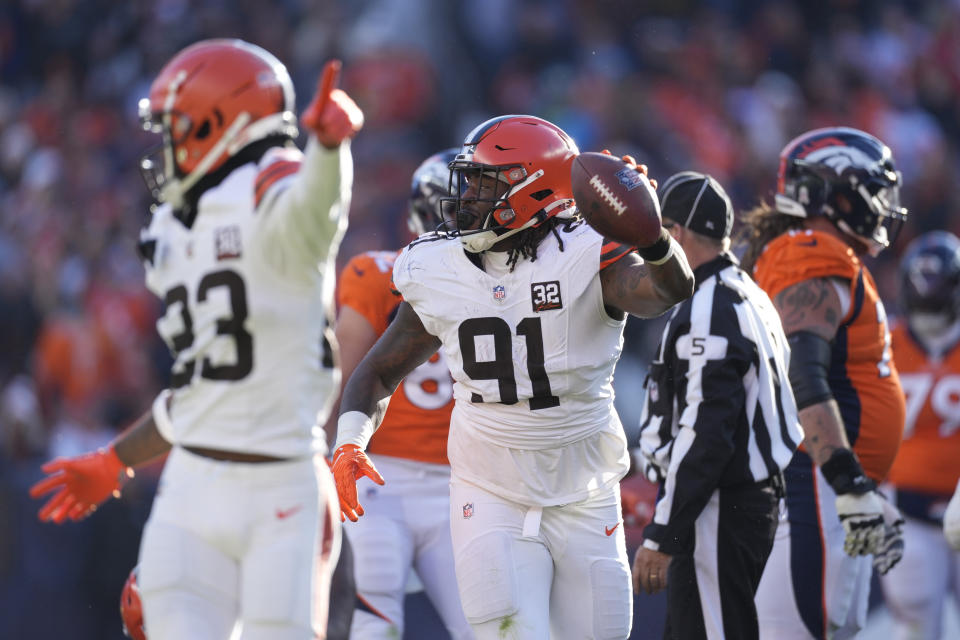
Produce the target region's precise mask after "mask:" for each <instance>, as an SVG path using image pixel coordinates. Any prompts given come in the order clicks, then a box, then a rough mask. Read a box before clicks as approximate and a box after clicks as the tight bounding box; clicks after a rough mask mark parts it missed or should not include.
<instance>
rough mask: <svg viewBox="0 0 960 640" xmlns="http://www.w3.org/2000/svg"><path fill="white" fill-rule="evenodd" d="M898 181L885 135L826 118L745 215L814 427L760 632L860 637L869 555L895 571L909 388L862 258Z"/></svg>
mask: <svg viewBox="0 0 960 640" xmlns="http://www.w3.org/2000/svg"><path fill="white" fill-rule="evenodd" d="M900 182H901V179H900V174H899V173H898V172H897V170H896V167H895V165H894V160H893V155H892V153H891V151H890V149H889V148H888V147H887V146H886V145H885V144H884V143H882V142H881V141H880V140H878V139H877V138H875V137H873V136H871V135H869V134H867V133H864V132H863V131H859V130H857V129H850V128H846V127H833V128H827V129H817V130H814V131H809V132H807V133H804V134H803V135H801V136H799V137H797V138H796V139H794V140H792V141H791V142H790V143H788V144H787V146H786V147H785V148H784V149H783V151H782V152H781V155H780V168H779V174H778V181H777V192H776V197H775V204H774V206H773V207H770V206H768V205H762V206H761V207H759V208H757V209H755V210H753V211H752V212H750V213H748V214H747V216H746V219H745V223H746V235H747V240H748V247H747V251H746V254H745V255H744V259H743V264H744V268H745V269H747V270H748V271H749V270H751V269H752V272H753V276H754V279H755V280H756V281H757V284H759V285H760V286H761V287H762V288H763V289H765V290H766V292H767V294H768V295H769V296H770V298H771V299H772V300H773V302H774V305H775V306H776V307H777V310H778V311H779V313H780V316H781V319H782V321H783V328H784V331H785V333H786V334H787V339H788V341H789V343H790V346H791V359H790V373H789V375H790V383H791V385H792V387H793V392H794V396H795V397H796V401H797V408H798V409H800V423H801V424H802V426H803V430H804V433H805V434H806V435H805V437H804V440H803V445H802V447H801V449H800V450H798V451H797V453H796V454H794V457H793V459H792V461H791V462H790V464H789V465H788V466H787V468H786V470H785V471H784V477H785V480H786V498H785V506H786V509H785V513H786V515H785V516H781V522H780V526H779V529H778V533H777V538H776V540H775V542H774V548H773V551H772V553H771V554H770V558H769V560H768V561H767V566H766V568H765V570H764V575H763V578H762V580H761V582H760V587H759V589H758V592H757V612H758V616H759V621H760V637H761V638H776V639H777V640H782V639H784V638H848V637H852V636H853V635H855V634H856V633H857V631H858V630H859V629H860V628H862V627H863V625H864V622H865V618H866V613H867V597H868V595H869V591H870V576H871V572H872V568H873V567H872V566H871V557H870V556H873V558H872V559H873V564H874V565H875V566H876V567H877V568H878V569H879V570H880V571H881V572H884V571H887V570H888V569H889V568H890V567H891V566H892V565H893V564H895V563H896V561H897V560H898V559H899V557H900V555H901V554H902V549H903V542H902V539H901V531H900V527H901V526H902V519H901V518H900V516H899V514H898V513H897V512H896V509H895V508H894V507H893V506H892V505H891V504H889V503H888V502H887V501H886V500H885V499H884V498H883V496H882V495H881V494H880V493H878V492H877V490H876V484H877V483H878V482H880V481H882V480H883V479H884V478H885V477H886V475H887V472H888V471H889V470H890V466H891V465H892V464H893V459H894V456H895V455H896V453H897V447H898V446H899V443H900V435H901V432H902V430H903V420H904V411H905V408H904V402H903V393H902V392H901V390H900V381H899V377H898V376H897V370H896V368H895V367H894V364H893V361H892V358H891V352H890V332H889V330H888V327H887V318H886V314H885V312H884V307H883V303H882V302H881V301H880V298H879V296H878V294H877V288H876V285H875V284H874V281H873V277H872V276H871V275H870V272H869V271H868V270H867V268H866V266H865V265H864V264H863V262H862V260H861V258H862V256H864V255H866V254H870V255H876V254H878V253H879V252H880V251H882V250H883V249H885V248H887V247H888V246H889V245H890V244H891V243H892V242H893V240H894V239H895V238H896V235H897V233H898V232H899V227H900V225H901V224H902V222H903V221H904V219H905V217H906V210H905V209H903V208H901V207H900V201H899V191H900Z"/></svg>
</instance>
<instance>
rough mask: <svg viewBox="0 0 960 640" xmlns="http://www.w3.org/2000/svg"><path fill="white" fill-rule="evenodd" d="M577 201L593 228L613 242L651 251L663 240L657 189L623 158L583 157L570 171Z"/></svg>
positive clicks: (589, 153)
mask: <svg viewBox="0 0 960 640" xmlns="http://www.w3.org/2000/svg"><path fill="white" fill-rule="evenodd" d="M570 180H571V183H572V186H573V197H574V199H575V200H576V202H577V208H578V209H579V210H580V213H581V214H583V217H584V218H585V219H586V220H587V222H588V223H589V224H590V226H591V227H593V228H594V229H596V230H597V232H598V233H600V234H602V235H604V236H606V237H607V238H609V239H610V240H616V241H617V242H621V243H623V244H628V245H632V246H636V247H648V246H650V245H652V244H653V243H654V242H656V241H657V239H658V238H659V237H660V201H659V200H658V199H657V193H656V191H654V189H653V186H652V185H651V184H650V181H649V180H648V179H647V176H645V175H643V174H642V173H640V172H639V171H637V170H636V169H631V168H630V167H629V166H627V164H626V163H624V162H623V160H621V159H620V158H617V157H615V156H611V155H607V154H605V153H594V152H591V151H588V152H585V153H581V154H580V155H579V156H577V157H576V158H575V159H574V161H573V166H572V168H571V169H570Z"/></svg>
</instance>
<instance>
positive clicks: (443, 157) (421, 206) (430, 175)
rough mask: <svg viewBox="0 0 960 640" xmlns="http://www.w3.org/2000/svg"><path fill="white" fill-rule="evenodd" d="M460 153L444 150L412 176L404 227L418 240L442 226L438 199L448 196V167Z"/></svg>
mask: <svg viewBox="0 0 960 640" xmlns="http://www.w3.org/2000/svg"><path fill="white" fill-rule="evenodd" d="M458 151H459V149H457V148H452V149H444V150H443V151H440V152H438V153H435V154H433V155H432V156H430V157H429V158H427V159H426V160H424V161H423V162H422V163H420V166H419V167H417V170H416V171H414V172H413V181H412V184H411V185H410V201H409V204H410V217H409V218H407V226H408V227H410V231H412V232H413V233H415V234H416V235H418V236H420V235H423V234H424V233H427V232H428V231H433V230H434V229H436V228H437V227H439V226H440V225H441V224H443V223H444V221H445V220H444V216H443V215H442V213H441V211H440V199H441V198H443V197H444V196H446V195H448V193H449V191H448V190H449V188H450V168H449V167H450V163H451V162H453V161H454V159H456V157H457V152H458Z"/></svg>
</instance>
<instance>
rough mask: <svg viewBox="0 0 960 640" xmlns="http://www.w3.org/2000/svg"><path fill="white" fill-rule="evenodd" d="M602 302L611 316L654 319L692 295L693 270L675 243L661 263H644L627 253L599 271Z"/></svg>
mask: <svg viewBox="0 0 960 640" xmlns="http://www.w3.org/2000/svg"><path fill="white" fill-rule="evenodd" d="M600 285H601V287H602V288H603V303H604V304H605V305H606V306H607V313H609V314H610V316H611V317H614V318H617V317H623V312H624V311H625V312H627V313H630V314H633V315H635V316H639V317H641V318H653V317H655V316H658V315H660V314H662V313H664V312H665V311H667V310H668V309H670V307H672V306H673V305H675V304H677V303H678V302H683V301H684V300H686V299H687V298H689V297H690V296H692V295H693V271H692V270H691V269H690V265H689V264H688V263H687V256H686V255H685V254H684V253H683V250H682V249H681V248H680V246H679V245H678V244H676V243H674V245H673V255H672V256H671V257H670V259H669V260H667V261H666V262H664V263H663V264H647V263H644V262H643V260H641V259H640V256H638V255H637V254H636V253H630V254H628V255H626V256H624V257H622V258H620V259H619V260H617V261H616V262H614V263H613V264H612V265H610V266H609V267H607V268H606V269H603V270H602V271H601V272H600Z"/></svg>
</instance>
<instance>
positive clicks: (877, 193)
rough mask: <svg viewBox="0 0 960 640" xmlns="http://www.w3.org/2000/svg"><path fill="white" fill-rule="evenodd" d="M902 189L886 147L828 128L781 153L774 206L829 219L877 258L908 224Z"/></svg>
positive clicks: (863, 135) (859, 135)
mask: <svg viewBox="0 0 960 640" xmlns="http://www.w3.org/2000/svg"><path fill="white" fill-rule="evenodd" d="M900 184H901V177H900V172H898V171H897V170H896V167H895V165H894V160H893V154H892V152H891V151H890V148H889V147H888V146H887V145H885V144H884V143H883V142H881V141H880V140H878V139H877V138H875V137H873V136H872V135H870V134H868V133H865V132H863V131H860V130H858V129H852V128H849V127H827V128H824V129H815V130H813V131H808V132H807V133H804V134H802V135H800V136H798V137H796V138H794V139H793V140H791V141H790V142H789V143H787V146H785V147H784V148H783V151H781V152H780V167H779V171H778V174H777V192H776V195H775V197H774V205H775V207H776V210H777V211H779V212H780V213H786V214H789V215H793V216H799V217H801V218H807V217H814V216H817V215H825V216H826V217H827V218H829V219H830V220H831V221H832V222H833V223H834V224H835V225H836V226H837V227H838V228H839V229H840V230H841V231H843V232H844V233H846V234H848V235H851V236H854V237H855V238H857V239H859V240H860V241H862V242H863V243H864V244H865V245H866V247H867V249H868V250H869V252H870V253H871V255H877V254H878V253H880V251H882V250H883V249H885V248H886V247H888V246H889V245H890V244H891V243H892V242H893V241H894V240H895V239H896V236H897V234H898V233H899V232H900V227H901V226H902V224H903V222H904V220H906V216H907V210H906V209H904V208H903V207H901V206H900Z"/></svg>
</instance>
